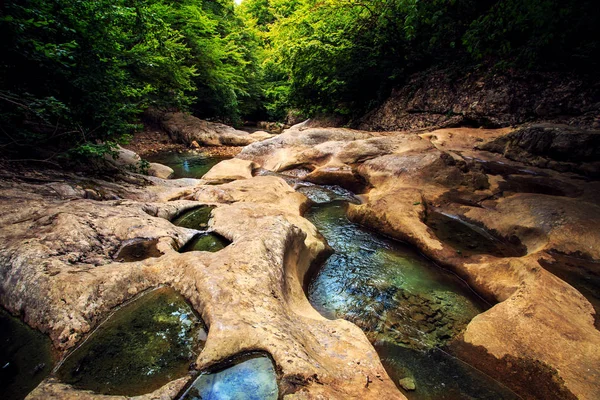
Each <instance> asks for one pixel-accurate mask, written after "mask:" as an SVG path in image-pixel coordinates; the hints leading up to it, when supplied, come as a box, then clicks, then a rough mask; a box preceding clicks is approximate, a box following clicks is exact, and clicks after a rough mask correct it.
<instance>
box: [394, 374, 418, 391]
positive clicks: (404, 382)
mask: <svg viewBox="0 0 600 400" xmlns="http://www.w3.org/2000/svg"><path fill="white" fill-rule="evenodd" d="M398 384H400V387H401V388H402V389H404V390H408V391H413V390H417V384H416V382H415V380H414V379H413V378H411V377H406V378H402V379H400V380H399V381H398Z"/></svg>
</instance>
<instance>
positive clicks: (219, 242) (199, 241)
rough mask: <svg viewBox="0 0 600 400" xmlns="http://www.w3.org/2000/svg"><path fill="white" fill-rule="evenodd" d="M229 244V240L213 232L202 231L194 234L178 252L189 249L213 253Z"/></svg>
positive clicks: (184, 251) (185, 251)
mask: <svg viewBox="0 0 600 400" xmlns="http://www.w3.org/2000/svg"><path fill="white" fill-rule="evenodd" d="M230 244H231V242H230V241H229V240H227V239H225V238H224V237H223V236H221V235H218V234H216V233H214V232H211V233H203V234H200V235H196V236H194V237H193V238H192V240H190V241H189V242H188V243H186V244H185V246H183V247H182V248H181V250H180V253H187V252H189V251H210V252H212V253H215V252H217V251H219V250H222V249H224V248H225V247H227V246H229V245H230Z"/></svg>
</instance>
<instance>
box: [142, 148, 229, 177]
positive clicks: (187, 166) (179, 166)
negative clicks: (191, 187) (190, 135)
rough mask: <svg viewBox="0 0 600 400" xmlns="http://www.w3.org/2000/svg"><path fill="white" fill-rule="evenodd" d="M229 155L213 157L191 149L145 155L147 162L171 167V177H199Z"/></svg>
mask: <svg viewBox="0 0 600 400" xmlns="http://www.w3.org/2000/svg"><path fill="white" fill-rule="evenodd" d="M228 158H230V157H215V156H209V155H206V154H202V153H196V152H193V151H189V152H184V153H177V152H172V151H167V152H161V153H156V154H153V155H150V156H148V157H146V159H147V160H148V161H149V162H155V163H159V164H163V165H166V166H169V167H171V168H172V169H173V171H174V174H173V179H179V178H196V179H200V178H202V177H203V176H204V174H206V173H207V172H208V171H209V170H210V169H211V168H212V167H214V166H215V165H217V164H218V163H220V162H221V161H223V160H227V159H228Z"/></svg>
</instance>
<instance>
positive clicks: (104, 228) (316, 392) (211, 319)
mask: <svg viewBox="0 0 600 400" xmlns="http://www.w3.org/2000/svg"><path fill="white" fill-rule="evenodd" d="M242 164H243V163H242ZM127 176H130V175H127ZM135 179H136V180H138V179H141V178H139V177H137V178H135ZM45 180H46V181H47V180H50V181H52V180H57V181H62V182H61V183H56V182H40V181H39V180H36V179H34V178H33V177H30V178H27V177H25V178H19V179H15V180H4V181H3V182H2V185H1V189H0V192H1V196H2V201H1V202H0V209H1V212H0V215H1V217H0V226H1V227H2V229H0V246H1V251H0V254H1V256H0V273H1V276H2V280H1V284H0V285H1V286H0V302H1V303H2V305H3V306H5V307H6V308H7V309H8V310H9V311H11V312H12V313H14V314H17V315H20V317H21V318H22V319H24V320H25V322H27V323H28V324H29V325H31V326H32V327H34V328H36V329H39V330H41V331H42V332H45V333H47V334H48V335H49V336H50V337H51V339H52V341H53V343H54V346H55V348H56V349H57V350H58V351H66V350H68V349H71V348H73V346H74V345H76V344H77V343H79V342H80V341H81V340H82V338H83V337H84V336H85V335H86V334H87V333H89V332H90V331H91V330H92V329H93V328H94V327H95V326H96V325H97V324H98V322H99V321H101V320H102V319H103V318H104V317H106V316H107V315H108V313H109V312H110V311H111V310H112V309H113V308H114V307H116V306H118V305H120V304H122V303H123V302H124V301H126V300H127V299H130V298H132V297H133V296H134V295H136V294H137V293H140V292H142V291H144V290H146V289H149V288H152V287H156V286H158V285H169V286H171V287H173V288H174V289H176V290H177V291H178V292H179V293H181V294H182V295H183V296H184V297H185V298H186V299H187V300H189V302H190V303H191V304H192V306H193V307H194V308H195V309H196V310H197V311H198V312H199V313H200V314H201V315H202V318H203V320H204V321H205V322H206V324H207V326H208V328H209V333H208V339H207V341H206V346H205V348H204V350H203V351H202V352H201V354H200V356H199V357H198V359H197V360H196V364H195V368H196V369H198V370H202V369H205V368H207V367H210V366H213V365H215V364H218V363H220V362H222V361H224V360H226V359H228V358H230V357H233V356H235V355H239V354H243V353H245V352H249V351H263V352H266V353H268V354H270V355H271V356H272V357H273V360H274V361H275V363H276V369H277V373H278V376H279V381H280V384H279V386H280V393H281V394H282V395H284V396H286V398H319V396H321V397H320V398H378V399H402V398H403V396H402V395H401V394H400V392H399V391H398V389H396V387H395V385H394V384H393V383H392V382H391V380H390V379H389V377H388V376H387V374H386V372H385V370H384V369H383V367H382V365H381V363H380V361H379V358H378V356H377V354H376V353H375V351H374V349H373V347H372V346H371V344H370V343H369V342H368V340H367V338H366V337H365V335H364V333H363V332H362V331H361V330H360V329H359V328H358V327H356V326H355V325H353V324H351V323H350V322H347V321H343V320H336V321H329V320H326V319H324V318H323V317H321V316H320V315H319V314H318V313H317V312H316V311H314V310H313V309H312V307H311V306H310V305H309V303H308V301H307V299H306V297H305V296H304V292H303V290H302V285H301V282H302V280H303V275H304V274H305V273H306V271H307V269H308V267H309V265H310V263H311V261H312V260H314V259H315V258H316V257H317V256H319V254H320V253H321V252H323V250H324V249H325V247H326V245H325V243H324V242H323V241H322V239H321V238H320V237H319V235H318V234H317V232H316V229H315V228H314V226H313V225H312V224H310V223H309V222H308V221H307V220H305V219H304V218H302V217H301V216H300V212H301V210H302V209H303V208H304V207H305V206H306V203H307V199H306V197H304V196H303V195H301V194H299V193H296V192H295V191H294V190H293V189H292V188H290V187H289V186H288V185H287V184H286V183H285V181H283V180H282V179H280V178H277V177H272V176H265V177H254V178H251V179H245V180H238V181H235V182H232V183H228V184H224V185H220V186H214V185H208V186H207V185H204V181H199V180H193V179H181V180H177V181H164V180H161V179H158V178H147V179H143V180H142V181H140V182H135V183H136V184H127V183H121V184H119V185H116V184H111V183H108V182H105V181H102V180H100V179H97V180H94V182H93V185H94V187H95V191H96V192H97V193H111V196H113V197H111V198H113V199H112V200H106V201H97V200H91V199H87V198H85V197H86V192H85V189H84V185H86V184H91V183H90V182H88V181H86V180H84V179H83V178H81V177H78V176H76V175H64V174H57V175H55V176H52V177H48V176H46V178H45ZM140 184H141V185H140ZM57 185H60V186H57ZM144 185H145V186H144ZM57 187H60V190H56V188H57ZM107 197H108V196H107ZM201 204H209V205H212V206H215V207H216V208H215V209H214V210H213V212H212V219H211V223H210V227H211V229H212V230H214V231H215V232H217V233H218V234H220V235H222V236H224V237H226V238H227V239H229V240H231V241H232V242H233V243H232V244H231V245H229V246H227V247H226V248H224V249H223V250H221V251H219V252H217V253H208V252H187V253H179V252H178V251H177V250H178V248H179V247H180V246H183V245H184V244H185V243H186V242H187V241H188V240H190V239H191V238H192V237H193V235H194V234H196V233H197V231H195V230H193V229H187V228H181V227H177V226H174V225H173V224H171V222H169V220H170V219H171V218H173V217H175V216H176V215H178V214H180V213H181V212H182V211H184V210H186V209H190V208H193V207H197V206H198V205H201ZM136 238H147V239H155V240H156V243H155V246H156V250H157V251H159V252H160V253H162V255H161V256H160V257H155V254H153V256H154V257H150V258H146V259H144V260H141V261H135V262H120V261H119V260H115V254H116V253H117V252H118V250H119V248H120V247H121V245H122V244H123V243H124V242H126V241H129V240H132V239H136ZM188 381H189V377H184V378H181V379H179V380H177V381H174V382H171V383H170V384H168V385H166V386H165V387H163V388H162V389H159V390H158V391H157V392H155V393H152V394H149V395H145V396H142V397H140V398H141V399H145V398H173V397H174V396H175V395H176V394H177V393H178V392H180V390H181V389H182V387H183V386H184V385H185V384H186V382H188ZM28 398H29V399H47V398H61V399H69V398H79V399H81V398H86V399H96V398H98V399H107V398H116V397H109V396H103V395H97V394H94V393H90V392H82V391H79V390H75V389H74V388H72V387H70V386H68V385H65V384H63V383H60V382H58V381H56V380H55V379H54V378H49V379H47V380H45V381H44V382H43V383H42V384H41V385H40V386H39V387H38V388H37V389H36V390H34V391H33V392H32V393H31V394H30V395H29V397H28Z"/></svg>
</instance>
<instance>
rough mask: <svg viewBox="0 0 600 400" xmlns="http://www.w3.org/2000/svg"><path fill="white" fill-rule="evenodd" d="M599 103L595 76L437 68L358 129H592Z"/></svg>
mask: <svg viewBox="0 0 600 400" xmlns="http://www.w3.org/2000/svg"><path fill="white" fill-rule="evenodd" d="M599 98H600V86H599V85H598V83H597V80H595V79H593V77H589V78H586V77H581V76H575V75H571V74H565V73H562V74H560V73H548V72H517V71H507V72H504V73H495V74H490V73H488V71H487V70H481V71H472V72H465V71H464V70H461V69H458V68H432V69H430V70H427V71H424V72H421V73H418V74H415V75H413V76H411V77H410V78H409V79H408V81H407V82H406V84H404V85H403V86H402V87H399V88H397V89H395V90H394V91H393V92H392V94H391V95H390V97H389V98H388V99H387V100H386V101H385V102H384V103H383V104H382V105H381V106H380V107H378V108H376V109H375V110H373V111H372V112H371V113H369V114H367V115H366V116H365V117H363V118H362V119H361V120H360V121H359V123H358V124H356V127H357V128H358V129H363V130H377V131H399V130H416V129H423V128H427V129H436V128H445V127H456V126H471V127H481V126H483V127H487V128H497V127H504V126H511V125H519V124H523V123H527V122H532V121H553V122H556V123H565V124H568V125H577V126H581V127H588V128H591V127H593V126H594V124H595V123H597V121H598V119H599V116H600V102H599V101H598V99H599ZM590 99H591V101H590Z"/></svg>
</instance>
